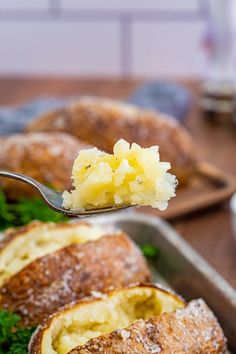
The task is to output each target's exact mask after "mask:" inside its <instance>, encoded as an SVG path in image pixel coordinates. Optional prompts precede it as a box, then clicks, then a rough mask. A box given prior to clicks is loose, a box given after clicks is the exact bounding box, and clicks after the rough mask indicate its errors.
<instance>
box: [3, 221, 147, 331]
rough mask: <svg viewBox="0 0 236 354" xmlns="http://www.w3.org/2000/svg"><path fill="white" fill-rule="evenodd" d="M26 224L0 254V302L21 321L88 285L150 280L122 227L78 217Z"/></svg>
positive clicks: (31, 320)
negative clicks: (71, 220) (89, 222)
mask: <svg viewBox="0 0 236 354" xmlns="http://www.w3.org/2000/svg"><path fill="white" fill-rule="evenodd" d="M40 225H41V226H40ZM29 229H31V231H30V230H28V232H27V227H26V230H25V231H22V230H21V231H19V234H18V236H17V234H16V235H15V237H13V236H10V240H9V241H8V242H7V241H5V242H6V243H5V247H3V248H2V250H1V255H0V260H1V262H2V263H1V267H2V284H1V287H0V308H3V309H7V310H10V311H12V312H16V313H17V314H19V315H20V317H21V319H22V324H23V325H24V326H26V327H30V326H34V325H37V324H39V323H40V322H41V321H42V320H43V319H44V318H45V317H46V316H48V314H50V313H52V312H54V311H55V310H56V309H58V308H59V307H61V306H63V305H65V304H67V303H69V302H71V301H75V300H77V299H80V298H83V297H84V296H87V295H88V294H90V293H91V291H106V290H108V289H110V288H116V287H117V288H119V287H122V286H126V285H128V284H131V283H133V282H137V281H149V280H150V272H149V270H148V268H147V264H146V262H145V260H144V258H143V256H142V255H141V252H140V250H139V249H138V248H137V246H136V245H135V244H134V243H133V242H132V241H131V240H130V239H129V237H128V236H127V235H126V234H124V233H123V232H120V231H117V232H113V233H110V234H109V233H108V232H109V231H108V230H107V231H106V230H105V229H100V228H99V227H97V226H93V225H86V224H84V223H82V224H81V223H80V222H77V223H75V224H62V225H44V224H42V223H40V224H38V225H31V226H29ZM24 236H25V237H24ZM14 241H15V242H14ZM16 250H17V252H16Z"/></svg>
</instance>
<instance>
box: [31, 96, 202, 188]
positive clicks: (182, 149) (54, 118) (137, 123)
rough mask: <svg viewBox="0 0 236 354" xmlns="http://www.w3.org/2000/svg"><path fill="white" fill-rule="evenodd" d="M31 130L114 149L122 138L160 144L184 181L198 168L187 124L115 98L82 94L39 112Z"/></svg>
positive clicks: (178, 176)
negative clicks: (77, 97) (65, 135)
mask: <svg viewBox="0 0 236 354" xmlns="http://www.w3.org/2000/svg"><path fill="white" fill-rule="evenodd" d="M27 131H30V132H37V131H62V132H67V133H70V134H73V135H75V136H76V137H77V138H80V139H82V140H84V141H86V142H88V143H90V144H92V145H94V146H96V147H98V148H99V149H101V150H104V151H106V152H112V149H113V146H114V144H115V143H116V142H117V141H118V140H119V139H120V138H123V139H125V140H127V141H128V142H129V143H133V142H135V143H137V144H139V145H141V146H142V147H149V146H152V145H159V147H160V153H161V159H162V160H163V161H169V162H170V163H171V166H172V169H171V173H173V174H175V175H176V176H177V178H178V180H179V181H180V182H181V183H184V182H186V181H187V180H188V177H189V176H190V175H191V174H192V173H193V172H194V170H195V164H196V154H195V149H194V143H193V141H192V139H191V137H190V136H189V134H188V132H187V131H186V130H185V128H184V127H182V126H181V125H180V124H178V122H176V121H175V120H174V119H172V118H170V117H168V116H166V115H165V114H163V113H160V112H158V113H157V112H152V111H147V110H144V109H140V108H138V107H136V106H133V105H130V104H127V103H122V102H119V101H115V100H108V99H103V98H96V97H82V98H80V99H78V100H77V101H76V102H74V103H71V104H69V105H68V106H67V107H65V108H62V109H58V110H54V111H52V112H49V113H46V114H43V115H41V116H39V117H38V118H36V119H35V120H34V121H32V122H31V123H30V124H29V125H28V127H27Z"/></svg>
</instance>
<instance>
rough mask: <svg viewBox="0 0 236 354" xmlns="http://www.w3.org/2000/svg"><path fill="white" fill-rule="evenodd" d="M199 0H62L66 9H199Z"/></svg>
mask: <svg viewBox="0 0 236 354" xmlns="http://www.w3.org/2000/svg"><path fill="white" fill-rule="evenodd" d="M198 6H199V1H198V0H120V1H118V0H62V7H63V8H64V9H78V10H81V9H90V10H94V9H100V10H101V9H102V10H131V11H137V10H175V11H183V10H184V11H186V10H187V11H188V10H197V9H198Z"/></svg>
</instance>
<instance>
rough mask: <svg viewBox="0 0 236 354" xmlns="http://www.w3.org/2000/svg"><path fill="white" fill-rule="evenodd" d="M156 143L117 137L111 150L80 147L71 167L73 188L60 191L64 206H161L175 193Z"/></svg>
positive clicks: (165, 163) (74, 207)
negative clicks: (143, 143)
mask: <svg viewBox="0 0 236 354" xmlns="http://www.w3.org/2000/svg"><path fill="white" fill-rule="evenodd" d="M158 149H159V148H158V146H152V147H150V148H141V147H140V146H139V145H137V144H135V143H133V144H132V145H131V146H130V144H129V143H128V142H126V141H125V140H122V139H121V140H119V141H118V142H117V143H116V144H115V146H114V149H113V154H108V153H105V152H102V151H99V150H98V149H96V148H93V149H88V150H82V151H80V153H79V155H78V157H77V158H76V160H75V162H74V166H73V170H72V179H73V186H74V189H73V190H72V191H71V192H68V191H65V192H64V193H63V206H64V207H65V208H67V209H79V208H81V209H91V208H94V207H106V206H112V205H140V206H146V205H150V206H152V207H153V208H159V209H160V210H164V209H166V208H167V206H168V201H169V199H170V198H171V197H174V196H175V189H176V184H177V183H176V178H175V176H173V175H171V174H170V173H168V172H167V171H168V170H169V169H170V164H169V163H168V162H161V161H160V156H159V152H158Z"/></svg>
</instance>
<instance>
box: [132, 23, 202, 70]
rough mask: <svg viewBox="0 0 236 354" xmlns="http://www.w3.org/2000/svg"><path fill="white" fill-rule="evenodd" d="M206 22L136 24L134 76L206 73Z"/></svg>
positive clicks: (133, 31)
mask: <svg viewBox="0 0 236 354" xmlns="http://www.w3.org/2000/svg"><path fill="white" fill-rule="evenodd" d="M203 29H204V23H203V22H200V21H199V22H193V23H191V22H183V23H180V22H165V23H134V25H133V30H132V33H133V42H132V43H133V46H132V63H133V66H132V74H133V75H134V76H135V75H142V76H148V77H152V76H153V75H155V76H165V77H166V76H185V77H186V76H195V75H199V74H200V73H201V71H202V70H203V68H202V65H203V61H202V52H201V43H200V42H201V36H202V33H203Z"/></svg>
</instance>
